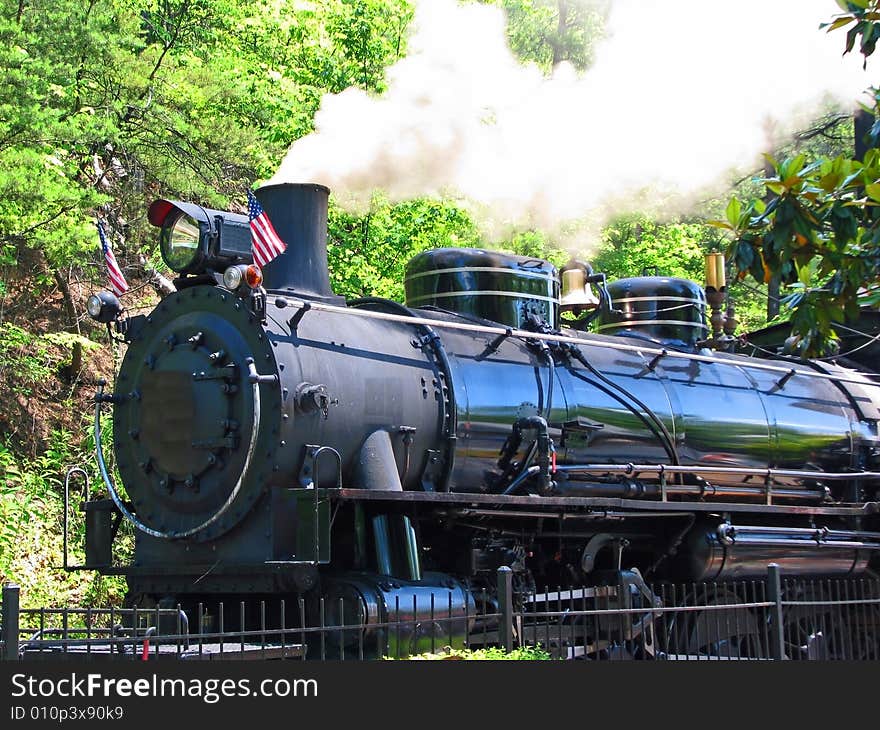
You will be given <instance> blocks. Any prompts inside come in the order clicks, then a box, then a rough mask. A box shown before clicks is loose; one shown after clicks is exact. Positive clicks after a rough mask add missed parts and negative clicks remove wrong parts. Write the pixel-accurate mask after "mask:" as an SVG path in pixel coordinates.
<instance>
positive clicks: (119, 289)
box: [95, 221, 128, 297]
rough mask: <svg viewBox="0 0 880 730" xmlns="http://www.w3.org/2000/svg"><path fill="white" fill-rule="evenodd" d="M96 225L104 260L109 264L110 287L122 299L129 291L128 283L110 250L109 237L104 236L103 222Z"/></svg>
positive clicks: (97, 222)
mask: <svg viewBox="0 0 880 730" xmlns="http://www.w3.org/2000/svg"><path fill="white" fill-rule="evenodd" d="M95 225H96V226H98V237H99V238H100V239H101V250H102V251H103V252H104V260H105V261H106V262H107V275H108V278H109V279H110V287H111V288H112V289H113V293H114V294H116V296H118V297H121V296H122V295H123V294H125V292H127V291H128V283H127V282H126V281H125V277H124V276H123V275H122V269H120V268H119V264H118V263H117V261H116V257H115V256H114V255H113V249H112V248H110V244H109V243H107V236H106V235H105V234H104V226H102V225H101V221H96V222H95Z"/></svg>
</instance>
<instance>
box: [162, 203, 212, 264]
mask: <svg viewBox="0 0 880 730" xmlns="http://www.w3.org/2000/svg"><path fill="white" fill-rule="evenodd" d="M201 239H202V232H201V229H200V227H199V224H198V221H196V220H195V219H194V218H193V217H191V216H188V215H187V214H186V213H181V214H180V215H178V216H176V217H175V218H173V219H172V220H171V221H170V222H166V223H165V225H164V226H163V227H162V233H161V234H160V236H159V249H160V251H161V252H162V259H163V260H164V261H165V263H166V264H168V267H169V268H170V269H172V270H173V271H187V270H189V269H191V268H193V265H194V264H195V263H196V260H197V259H198V258H199V257H200V254H201V249H200V246H199V244H200V243H201Z"/></svg>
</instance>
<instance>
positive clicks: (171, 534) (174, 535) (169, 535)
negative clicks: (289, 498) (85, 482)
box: [95, 383, 260, 540]
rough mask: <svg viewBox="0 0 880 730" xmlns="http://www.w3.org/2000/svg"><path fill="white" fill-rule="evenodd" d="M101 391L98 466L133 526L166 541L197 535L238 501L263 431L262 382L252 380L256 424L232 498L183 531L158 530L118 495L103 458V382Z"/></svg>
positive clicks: (97, 413)
mask: <svg viewBox="0 0 880 730" xmlns="http://www.w3.org/2000/svg"><path fill="white" fill-rule="evenodd" d="M98 387H99V390H98V394H97V395H96V396H95V453H96V455H97V457H98V469H99V470H100V472H101V477H102V478H103V480H104V484H106V485H107V491H108V492H109V493H110V498H111V499H112V500H113V503H114V504H115V505H116V508H117V509H118V510H119V511H120V512H121V513H122V515H123V517H125V519H127V520H128V521H129V522H130V523H131V524H132V525H134V526H135V527H136V528H137V529H138V530H140V531H141V532H143V533H145V534H147V535H150V536H151V537H158V538H162V539H165V540H180V539H182V538H185V537H191V536H192V535H195V534H196V533H197V532H200V531H201V530H204V529H205V528H206V527H209V526H210V525H213V524H214V523H215V522H216V521H217V520H219V519H220V517H222V516H223V515H224V514H225V513H226V512H227V510H228V509H229V508H230V507H231V506H232V503H233V502H234V501H235V498H236V497H237V496H238V493H239V492H240V491H241V485H242V484H243V483H244V480H245V477H246V476H247V474H248V470H249V469H250V466H251V459H252V458H253V455H254V451H255V450H256V445H257V436H258V435H259V433H260V386H259V383H253V384H252V388H253V395H254V424H253V428H252V429H251V440H250V443H249V444H248V450H247V455H246V456H245V460H244V466H243V467H242V470H241V474H240V475H239V477H238V481H237V482H236V483H235V486H234V487H233V489H232V491H231V492H230V493H229V497H227V499H226V501H225V502H224V503H223V504H222V505H221V506H220V508H219V509H218V510H217V511H216V512H215V513H214V514H213V515H212V516H211V517H209V518H208V519H207V520H205V521H204V522H202V524H200V525H196V526H195V527H192V528H190V529H189V530H181V531H173V530H169V531H162V530H156V529H154V528H152V527H149V526H148V525H145V524H144V523H143V522H141V521H140V520H139V519H138V518H137V517H136V516H135V515H134V513H133V512H131V511H130V510H129V509H128V508H127V507H126V506H125V502H124V501H123V500H122V498H121V497H120V496H119V492H118V491H117V489H116V486H115V485H114V484H113V480H112V479H111V478H110V474H109V472H108V471H107V464H106V462H105V461H104V448H103V446H102V444H101V403H102V402H103V393H104V386H103V384H102V385H100V386H98Z"/></svg>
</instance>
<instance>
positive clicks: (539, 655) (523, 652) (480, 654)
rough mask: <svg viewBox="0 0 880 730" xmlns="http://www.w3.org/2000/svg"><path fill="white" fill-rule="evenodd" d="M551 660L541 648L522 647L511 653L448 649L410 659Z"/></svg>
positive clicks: (493, 649) (499, 650)
mask: <svg viewBox="0 0 880 730" xmlns="http://www.w3.org/2000/svg"><path fill="white" fill-rule="evenodd" d="M550 658H551V657H550V654H548V653H547V652H546V651H544V650H543V649H542V648H541V647H540V646H520V647H517V648H516V649H514V650H513V651H510V652H506V651H504V650H503V649H499V648H496V647H490V648H488V649H450V648H448V647H447V648H446V649H445V650H443V651H441V652H437V653H428V654H419V655H418V656H414V657H410V660H427V661H432V660H438V659H451V660H455V659H458V660H465V661H487V660H488V661H547V660H549V659H550Z"/></svg>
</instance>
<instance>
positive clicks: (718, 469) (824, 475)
mask: <svg viewBox="0 0 880 730" xmlns="http://www.w3.org/2000/svg"><path fill="white" fill-rule="evenodd" d="M556 471H559V472H566V473H574V474H577V473H582V474H604V473H608V472H613V473H616V474H626V475H630V474H638V473H641V472H648V473H651V474H661V473H664V472H665V473H667V474H732V475H736V476H757V477H791V478H795V479H817V480H820V481H822V480H829V481H839V480H848V479H880V472H876V471H851V472H840V471H838V472H834V471H830V472H829V471H802V470H797V469H772V468H771V469H758V468H751V467H730V466H671V465H669V464H570V465H560V466H557V467H556Z"/></svg>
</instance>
